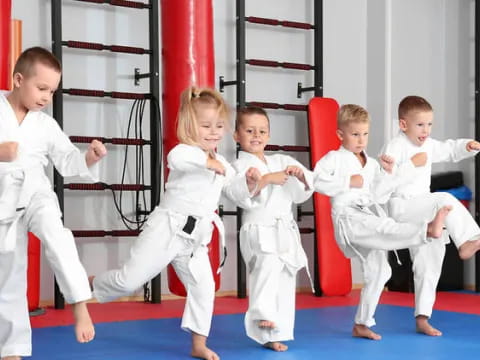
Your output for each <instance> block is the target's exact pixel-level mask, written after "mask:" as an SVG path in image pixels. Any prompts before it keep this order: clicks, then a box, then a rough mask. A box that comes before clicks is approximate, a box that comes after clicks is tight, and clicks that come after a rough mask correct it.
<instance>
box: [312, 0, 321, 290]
mask: <svg viewBox="0 0 480 360" xmlns="http://www.w3.org/2000/svg"><path fill="white" fill-rule="evenodd" d="M313 6H314V9H313V11H314V26H315V29H314V65H313V66H314V89H315V92H314V93H315V96H317V97H322V96H323V0H317V1H315V2H314V5H313ZM310 131H311V130H310V129H309V132H310ZM310 166H311V167H312V169H313V167H314V166H315V164H313V163H312V156H311V154H310ZM313 212H314V219H315V206H314V207H313ZM313 228H314V233H313V236H314V240H313V286H314V290H315V296H321V295H322V289H321V286H320V274H319V264H318V262H319V259H318V244H317V228H316V226H315V225H314V227H313Z"/></svg>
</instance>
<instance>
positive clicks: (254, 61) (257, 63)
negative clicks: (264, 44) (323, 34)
mask: <svg viewBox="0 0 480 360" xmlns="http://www.w3.org/2000/svg"><path fill="white" fill-rule="evenodd" d="M245 62H246V63H247V64H249V65H254V66H265V67H281V68H285V69H294V70H314V69H315V68H314V66H312V65H309V64H300V63H292V62H280V61H274V60H260V59H247V60H245Z"/></svg>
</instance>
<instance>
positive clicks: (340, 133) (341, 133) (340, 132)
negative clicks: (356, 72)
mask: <svg viewBox="0 0 480 360" xmlns="http://www.w3.org/2000/svg"><path fill="white" fill-rule="evenodd" d="M337 137H338V138H339V139H340V141H343V131H342V130H340V129H337Z"/></svg>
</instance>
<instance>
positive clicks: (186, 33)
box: [161, 0, 220, 296]
mask: <svg viewBox="0 0 480 360" xmlns="http://www.w3.org/2000/svg"><path fill="white" fill-rule="evenodd" d="M161 9H162V71H163V94H162V95H163V97H162V99H163V154H164V161H165V160H166V155H167V154H168V152H169V151H170V150H171V149H172V148H173V147H174V146H175V145H177V144H178V139H177V121H176V120H177V113H178V107H179V105H180V94H181V93H182V91H183V90H185V89H186V88H187V87H189V86H191V85H195V86H199V87H210V88H213V87H214V84H215V64H214V48H213V6H212V1H211V0H162V2H161ZM166 170H167V171H168V169H166ZM166 176H168V173H166ZM209 256H210V263H211V265H212V271H213V274H214V278H215V290H218V289H219V287H220V275H219V274H217V269H218V266H219V261H220V260H219V259H220V255H219V239H218V231H217V229H215V231H214V233H213V235H212V241H211V243H210V245H209ZM168 286H169V289H170V291H171V292H172V293H174V294H175V295H180V296H185V295H186V291H185V288H184V286H183V284H182V283H181V281H180V280H179V279H178V277H177V275H176V274H175V271H174V270H173V267H172V266H169V267H168Z"/></svg>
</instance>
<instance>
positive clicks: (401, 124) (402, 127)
mask: <svg viewBox="0 0 480 360" xmlns="http://www.w3.org/2000/svg"><path fill="white" fill-rule="evenodd" d="M398 126H399V127H400V130H402V131H405V130H407V120H405V119H400V121H399V122H398Z"/></svg>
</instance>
